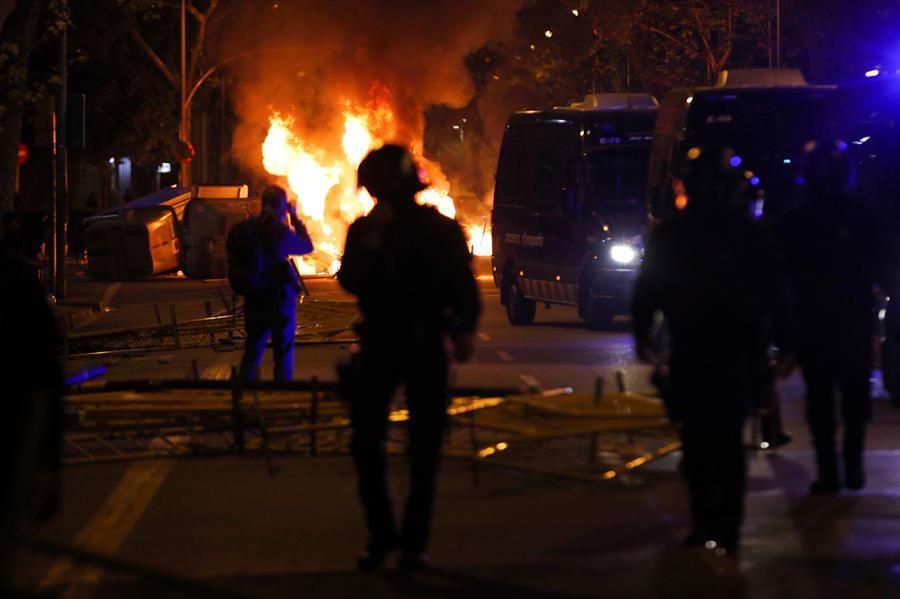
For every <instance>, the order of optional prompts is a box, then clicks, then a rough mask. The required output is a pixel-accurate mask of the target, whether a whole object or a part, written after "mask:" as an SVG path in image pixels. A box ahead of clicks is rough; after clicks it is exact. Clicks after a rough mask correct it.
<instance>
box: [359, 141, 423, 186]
mask: <svg viewBox="0 0 900 599" xmlns="http://www.w3.org/2000/svg"><path fill="white" fill-rule="evenodd" d="M357 187H365V188H366V190H368V192H369V193H370V194H371V195H372V196H374V197H376V198H378V199H379V200H384V199H388V198H403V197H405V196H410V197H411V196H413V195H415V194H416V193H418V192H420V191H422V190H423V189H425V188H426V187H428V184H427V183H425V182H423V181H422V179H420V178H419V172H418V170H417V168H416V163H415V161H414V160H413V157H412V155H411V154H410V153H409V152H408V151H407V150H406V149H405V148H403V147H400V146H397V145H392V144H387V145H384V146H381V147H380V148H378V149H377V150H372V151H371V152H369V154H368V155H367V156H366V157H365V158H364V159H363V161H362V162H361V163H360V164H359V169H358V170H357Z"/></svg>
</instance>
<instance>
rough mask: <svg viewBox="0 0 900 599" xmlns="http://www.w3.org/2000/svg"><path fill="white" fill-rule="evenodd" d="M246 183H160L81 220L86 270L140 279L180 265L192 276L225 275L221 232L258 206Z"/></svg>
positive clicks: (99, 275) (116, 277) (106, 277)
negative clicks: (161, 185) (152, 189)
mask: <svg viewBox="0 0 900 599" xmlns="http://www.w3.org/2000/svg"><path fill="white" fill-rule="evenodd" d="M247 195H248V189H247V186H246V185H196V186H194V187H193V189H190V190H188V189H185V188H177V187H172V188H166V189H162V190H160V191H157V192H154V193H152V194H149V195H147V196H144V197H142V198H139V199H137V200H134V201H133V202H129V203H127V204H123V205H122V206H117V207H115V208H113V209H111V210H108V211H106V212H104V213H103V214H101V215H99V216H96V217H93V218H91V219H89V220H88V221H86V229H85V249H86V251H87V259H88V275H89V276H90V277H91V278H92V279H97V280H128V279H141V278H146V277H151V276H154V275H158V274H162V273H166V272H172V271H177V270H182V271H183V272H184V274H186V275H187V276H190V277H196V278H204V279H207V278H221V277H225V276H226V275H227V272H226V256H225V238H226V236H227V235H228V230H229V229H230V228H231V227H232V226H233V225H234V224H235V223H237V222H240V221H241V220H243V219H246V218H248V217H249V216H251V215H252V214H254V213H256V212H257V211H258V210H259V200H258V199H251V198H248V197H247Z"/></svg>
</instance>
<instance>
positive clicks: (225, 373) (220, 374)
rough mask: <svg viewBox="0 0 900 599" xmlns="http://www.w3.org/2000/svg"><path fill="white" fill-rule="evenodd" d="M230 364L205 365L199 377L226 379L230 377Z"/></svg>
mask: <svg viewBox="0 0 900 599" xmlns="http://www.w3.org/2000/svg"><path fill="white" fill-rule="evenodd" d="M231 366H232V365H231V364H213V365H212V366H207V367H206V368H204V369H203V372H202V373H200V378H201V379H213V380H217V381H227V380H228V379H230V378H231Z"/></svg>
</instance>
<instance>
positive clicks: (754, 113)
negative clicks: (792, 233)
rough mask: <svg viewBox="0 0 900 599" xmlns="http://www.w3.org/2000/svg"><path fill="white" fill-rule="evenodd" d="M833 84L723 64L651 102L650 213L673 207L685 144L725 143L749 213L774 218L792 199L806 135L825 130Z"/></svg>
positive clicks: (828, 127) (799, 75)
mask: <svg viewBox="0 0 900 599" xmlns="http://www.w3.org/2000/svg"><path fill="white" fill-rule="evenodd" d="M835 90H836V88H835V87H834V86H825V85H809V84H807V82H806V80H805V79H804V77H803V74H802V73H801V72H800V71H799V70H796V69H738V70H733V71H723V72H722V73H721V74H720V77H719V82H718V84H717V85H715V86H710V87H695V88H676V89H673V90H671V91H670V92H669V93H667V94H666V95H665V96H664V97H663V100H662V103H661V104H660V108H659V116H658V118H657V119H656V127H655V128H654V132H653V150H652V153H651V158H650V173H649V181H648V185H647V193H648V198H647V200H648V204H649V210H650V213H651V215H652V217H653V219H654V220H659V219H662V218H665V217H666V216H667V215H670V214H672V213H673V212H675V211H676V210H678V209H679V206H678V205H676V204H677V199H678V195H679V194H678V193H677V192H676V189H677V187H678V176H679V173H680V172H681V170H682V168H683V166H684V160H686V157H687V153H688V150H689V149H690V148H693V147H702V146H704V145H709V144H721V145H725V146H728V147H730V148H732V149H733V150H734V151H735V152H736V155H735V156H734V157H733V158H732V165H733V166H734V167H735V168H740V169H742V170H743V174H744V176H745V177H746V178H747V181H748V182H749V183H750V189H751V194H752V197H751V198H749V199H750V200H751V201H750V202H749V203H748V205H749V207H750V210H751V211H752V212H753V216H755V217H757V218H763V217H765V218H766V219H768V220H773V221H774V220H777V219H778V217H779V216H780V215H781V214H783V213H784V212H785V211H787V210H789V209H790V208H791V206H792V205H793V203H794V202H795V201H796V200H797V198H798V195H799V194H798V186H797V183H798V180H797V176H798V165H797V160H798V158H799V157H800V156H801V155H802V151H803V146H804V144H805V143H806V142H808V141H810V140H813V139H818V138H820V137H823V136H827V135H830V134H831V130H832V128H833V113H832V110H833V109H832V105H833V97H834V93H835Z"/></svg>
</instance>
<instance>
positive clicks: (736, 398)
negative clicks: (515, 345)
mask: <svg viewBox="0 0 900 599" xmlns="http://www.w3.org/2000/svg"><path fill="white" fill-rule="evenodd" d="M732 158H734V154H733V152H731V151H730V150H729V149H727V148H721V147H716V146H711V147H707V148H694V149H692V150H691V151H690V152H689V153H688V161H687V171H686V173H685V174H684V177H683V178H684V184H685V188H686V192H687V195H686V196H682V197H680V198H679V201H678V205H680V206H682V209H681V210H680V211H679V212H678V213H677V214H675V215H674V216H673V217H671V218H670V219H668V220H666V221H664V222H662V223H661V224H659V225H658V226H657V227H656V228H655V229H653V230H652V231H651V232H650V235H649V239H648V243H647V245H646V251H645V255H644V261H643V264H642V266H641V271H640V274H639V275H638V279H637V282H636V284H635V293H634V298H633V303H632V315H633V318H634V327H635V337H636V342H637V350H638V355H639V357H641V358H642V359H643V360H645V361H650V362H655V363H657V365H658V366H659V367H660V368H662V369H663V370H668V376H667V377H664V378H662V377H660V375H659V374H657V375H656V378H657V379H658V380H660V379H661V382H663V383H664V385H663V397H664V399H665V401H666V402H667V410H668V413H669V415H670V418H672V419H673V420H674V421H676V422H678V423H680V426H681V437H682V443H683V455H684V461H683V467H684V476H685V478H686V480H687V484H688V489H689V492H690V500H691V516H692V519H693V530H692V532H691V534H690V535H689V537H688V539H687V541H686V542H687V543H688V544H690V545H701V546H706V547H707V548H710V549H715V550H716V551H717V552H718V553H720V554H722V553H726V554H727V553H730V552H734V551H736V550H737V548H738V542H739V533H740V526H741V522H742V519H743V503H744V490H745V479H746V464H745V457H744V446H743V436H742V432H743V425H744V419H745V417H746V415H747V413H748V411H749V410H750V408H751V407H752V406H753V404H754V403H755V402H757V401H759V399H760V398H761V397H762V396H763V395H764V394H765V392H766V389H767V383H768V371H767V356H766V349H767V346H768V344H769V342H770V335H771V331H772V323H773V321H774V320H775V316H776V315H777V314H778V312H779V311H780V308H779V306H781V305H783V302H782V301H780V299H779V298H780V293H781V289H782V286H781V285H780V284H779V281H778V277H777V271H776V269H775V263H776V261H775V252H774V248H773V244H772V243H771V242H770V241H769V239H768V237H767V236H766V235H765V234H764V233H763V231H762V229H761V228H760V227H759V226H758V224H757V223H756V222H754V221H753V220H751V219H750V218H749V217H747V216H746V211H745V210H742V209H741V208H742V206H741V197H742V195H743V194H742V191H743V189H742V186H743V181H744V179H743V177H741V176H740V174H739V173H737V172H736V171H735V169H734V168H732V167H731V166H730V164H731V162H732V161H731V159H732ZM733 162H735V163H739V161H738V160H735V161H733ZM657 311H661V312H662V314H663V315H664V317H665V321H666V324H667V326H668V330H669V338H670V348H669V354H668V361H667V363H666V364H659V358H658V357H657V356H656V355H655V353H654V350H653V349H652V341H651V339H652V328H653V321H654V314H655V313H656V312H657Z"/></svg>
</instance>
